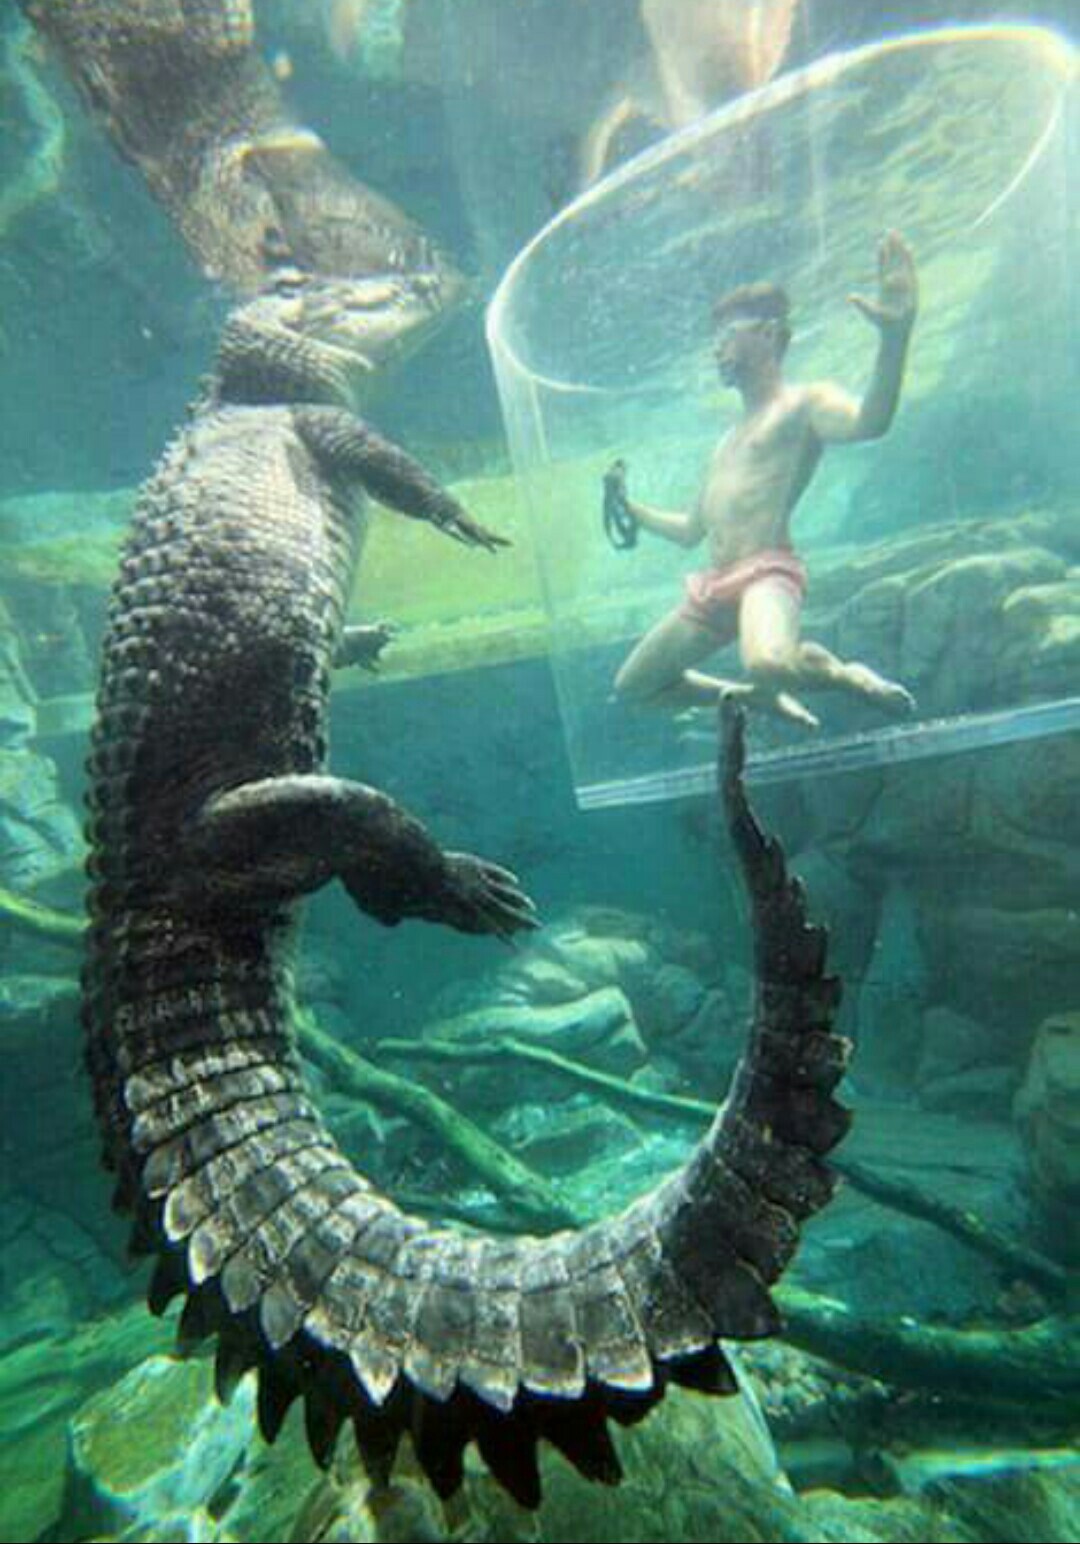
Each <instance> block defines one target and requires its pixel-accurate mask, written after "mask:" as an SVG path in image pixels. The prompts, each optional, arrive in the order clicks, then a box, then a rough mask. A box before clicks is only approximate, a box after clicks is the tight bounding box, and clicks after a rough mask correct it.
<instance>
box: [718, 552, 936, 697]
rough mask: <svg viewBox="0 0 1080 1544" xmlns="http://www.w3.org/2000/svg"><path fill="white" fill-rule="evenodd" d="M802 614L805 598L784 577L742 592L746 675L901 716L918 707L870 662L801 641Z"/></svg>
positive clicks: (771, 686)
mask: <svg viewBox="0 0 1080 1544" xmlns="http://www.w3.org/2000/svg"><path fill="white" fill-rule="evenodd" d="M801 614H802V597H801V595H800V594H799V592H798V590H797V589H796V588H795V586H794V585H792V584H790V583H789V582H788V581H787V580H786V579H783V578H778V577H773V578H765V579H759V580H758V581H757V583H756V584H752V585H750V586H749V587H748V589H747V590H746V592H745V593H744V595H743V598H742V605H741V608H740V611H739V649H740V652H741V654H742V660H743V664H744V665H745V667H746V670H747V674H748V675H749V676H750V677H751V679H752V680H754V681H755V682H757V683H758V684H759V685H760V686H761V687H762V689H763V690H771V691H774V692H775V691H779V690H780V689H782V688H783V687H787V686H794V687H800V686H801V687H804V688H806V689H807V690H810V691H844V692H849V693H850V694H851V695H852V696H855V697H861V698H862V699H863V701H864V702H873V703H876V704H877V706H878V707H880V708H883V709H884V710H885V711H886V712H887V713H891V714H893V715H894V716H895V717H898V718H906V717H907V716H908V715H909V714H910V713H911V712H913V711H914V708H915V699H914V698H913V697H912V695H911V693H910V692H909V691H907V689H906V688H905V687H903V686H901V685H900V684H899V682H897V681H890V680H888V679H887V678H886V677H885V676H881V675H878V673H877V672H876V671H875V670H871V669H870V667H869V665H862V664H859V663H858V662H857V661H854V660H853V661H850V662H848V663H845V662H844V661H843V660H839V659H837V657H836V655H835V654H830V653H829V650H828V649H826V648H823V647H822V645H821V644H820V643H809V642H807V643H803V642H801V641H800V639H799V623H800V618H801Z"/></svg>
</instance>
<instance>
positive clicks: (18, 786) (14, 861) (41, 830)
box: [0, 750, 84, 891]
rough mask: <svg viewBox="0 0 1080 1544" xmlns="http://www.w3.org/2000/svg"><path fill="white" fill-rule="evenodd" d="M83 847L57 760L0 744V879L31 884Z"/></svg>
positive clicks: (61, 867) (64, 865)
mask: <svg viewBox="0 0 1080 1544" xmlns="http://www.w3.org/2000/svg"><path fill="white" fill-rule="evenodd" d="M83 851H84V848H83V840H82V833H81V831H80V829H79V822H78V820H77V819H76V816H75V813H74V811H73V810H72V809H71V808H70V806H69V805H67V804H65V802H64V801H63V799H62V798H61V797H60V789H59V782H58V778H57V773H56V768H55V766H54V765H53V763H52V762H51V761H50V760H49V759H48V757H46V756H39V755H38V754H36V752H33V751H28V750H0V884H2V885H4V886H5V888H8V889H11V890H22V891H25V890H30V889H32V888H33V887H34V886H35V885H37V884H40V883H41V882H42V881H43V880H46V879H50V878H54V877H55V876H56V875H58V874H61V873H63V872H64V871H66V870H68V869H70V868H72V867H73V866H74V865H75V864H77V863H79V862H80V861H81V859H82V854H83Z"/></svg>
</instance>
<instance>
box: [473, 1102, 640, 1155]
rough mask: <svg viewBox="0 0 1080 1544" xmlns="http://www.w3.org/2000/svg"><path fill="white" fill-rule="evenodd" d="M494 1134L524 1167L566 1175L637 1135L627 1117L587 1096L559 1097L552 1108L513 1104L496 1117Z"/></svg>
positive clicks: (636, 1141) (620, 1149) (621, 1148)
mask: <svg viewBox="0 0 1080 1544" xmlns="http://www.w3.org/2000/svg"><path fill="white" fill-rule="evenodd" d="M563 1092H564V1093H565V1088H564V1089H563ZM494 1135H495V1136H496V1137H498V1139H499V1140H500V1141H502V1142H505V1144H506V1145H507V1147H509V1148H510V1149H511V1150H512V1151H513V1153H514V1154H515V1156H516V1157H518V1158H520V1159H522V1161H523V1162H525V1163H527V1164H528V1165H529V1166H530V1168H535V1169H538V1170H539V1171H540V1172H541V1173H543V1174H549V1175H561V1174H567V1175H570V1176H576V1175H579V1174H580V1173H581V1171H582V1170H583V1169H586V1168H588V1167H589V1166H590V1165H591V1164H595V1163H597V1162H599V1161H601V1160H603V1159H605V1158H608V1157H611V1156H614V1155H617V1154H620V1153H624V1152H626V1151H627V1150H628V1149H630V1148H632V1147H636V1146H639V1145H640V1143H641V1140H642V1137H641V1132H640V1131H639V1130H638V1128H637V1126H635V1124H634V1122H633V1121H632V1120H629V1119H628V1118H627V1117H626V1116H625V1115H623V1114H621V1113H620V1112H619V1111H618V1110H613V1109H611V1108H610V1107H609V1106H607V1105H604V1104H598V1103H596V1101H595V1100H594V1099H591V1098H584V1099H582V1098H575V1099H573V1100H564V1102H563V1103H561V1104H558V1105H555V1106H554V1107H552V1106H551V1105H546V1104H544V1105H535V1104H533V1105H515V1107H514V1108H513V1110H511V1111H510V1112H509V1113H508V1114H507V1115H506V1116H505V1117H504V1118H503V1119H502V1120H500V1121H498V1122H496V1124H495V1126H494Z"/></svg>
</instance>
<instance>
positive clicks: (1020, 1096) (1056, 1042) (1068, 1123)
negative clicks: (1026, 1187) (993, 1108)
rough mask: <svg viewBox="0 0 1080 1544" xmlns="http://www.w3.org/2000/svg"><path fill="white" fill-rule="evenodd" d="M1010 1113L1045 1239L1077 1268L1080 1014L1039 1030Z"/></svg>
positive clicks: (1061, 1016) (1046, 1023)
mask: <svg viewBox="0 0 1080 1544" xmlns="http://www.w3.org/2000/svg"><path fill="white" fill-rule="evenodd" d="M1013 1110H1014V1114H1015V1116H1016V1118H1017V1120H1018V1121H1019V1122H1020V1125H1021V1128H1022V1129H1023V1131H1024V1133H1025V1135H1026V1138H1027V1145H1028V1155H1029V1160H1030V1164H1031V1178H1032V1187H1033V1190H1034V1192H1035V1195H1036V1197H1037V1198H1038V1200H1039V1202H1040V1204H1041V1206H1042V1208H1043V1211H1044V1213H1045V1215H1046V1221H1047V1223H1048V1228H1047V1235H1048V1238H1049V1240H1050V1242H1051V1244H1052V1245H1053V1246H1054V1247H1055V1249H1056V1250H1057V1252H1058V1253H1059V1254H1060V1256H1061V1258H1062V1259H1064V1260H1065V1261H1066V1262H1067V1263H1069V1264H1072V1265H1077V1266H1080V1012H1067V1013H1058V1014H1055V1015H1054V1016H1053V1017H1051V1018H1048V1019H1046V1020H1045V1021H1044V1022H1043V1023H1042V1024H1041V1025H1040V1026H1039V1029H1038V1032H1037V1033H1036V1036H1035V1040H1034V1043H1033V1045H1032V1047H1031V1056H1030V1059H1029V1062H1028V1068H1027V1075H1026V1077H1025V1078H1024V1082H1023V1086H1022V1087H1021V1088H1020V1090H1019V1091H1018V1093H1017V1095H1016V1100H1015V1103H1014V1106H1013Z"/></svg>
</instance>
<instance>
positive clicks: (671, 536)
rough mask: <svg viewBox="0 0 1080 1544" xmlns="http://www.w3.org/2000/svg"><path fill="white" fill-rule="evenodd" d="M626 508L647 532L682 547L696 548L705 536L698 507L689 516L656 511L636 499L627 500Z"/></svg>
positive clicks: (668, 511) (669, 511) (667, 511)
mask: <svg viewBox="0 0 1080 1544" xmlns="http://www.w3.org/2000/svg"><path fill="white" fill-rule="evenodd" d="M626 507H627V509H628V510H629V511H630V513H631V514H632V515H633V517H634V519H635V520H636V521H637V522H638V524H639V525H643V526H644V527H645V529H646V530H647V531H652V532H653V534H654V535H656V536H663V537H664V538H665V540H667V541H673V542H677V543H678V545H679V546H680V547H696V546H697V544H698V542H699V541H700V540H701V539H702V537H703V536H704V535H705V524H704V521H703V520H702V518H701V514H700V511H699V510H698V509H697V508H696V507H695V508H694V509H693V510H692V511H691V512H690V513H689V514H676V513H675V512H674V511H673V510H668V509H654V508H653V506H652V505H651V504H639V503H637V501H636V500H635V499H627V501H626Z"/></svg>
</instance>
